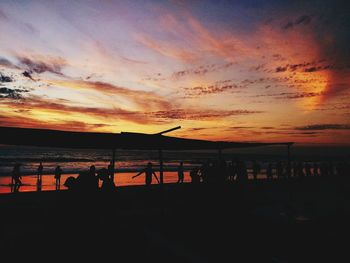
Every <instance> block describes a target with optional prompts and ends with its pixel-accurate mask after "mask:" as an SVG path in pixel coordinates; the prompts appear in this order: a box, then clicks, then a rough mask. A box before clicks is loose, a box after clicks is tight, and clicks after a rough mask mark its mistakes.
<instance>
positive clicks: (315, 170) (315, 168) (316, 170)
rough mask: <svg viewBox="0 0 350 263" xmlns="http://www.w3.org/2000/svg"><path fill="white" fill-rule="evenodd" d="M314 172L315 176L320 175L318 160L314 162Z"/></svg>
mask: <svg viewBox="0 0 350 263" xmlns="http://www.w3.org/2000/svg"><path fill="white" fill-rule="evenodd" d="M312 172H313V173H312V174H313V175H314V176H319V175H320V174H319V172H318V163H317V162H314V167H313V170H312Z"/></svg>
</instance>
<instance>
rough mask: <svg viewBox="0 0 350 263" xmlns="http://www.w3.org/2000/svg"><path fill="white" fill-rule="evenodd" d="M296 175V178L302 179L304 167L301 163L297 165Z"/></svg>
mask: <svg viewBox="0 0 350 263" xmlns="http://www.w3.org/2000/svg"><path fill="white" fill-rule="evenodd" d="M297 175H298V177H304V176H305V174H304V165H303V162H302V161H299V162H298V164H297Z"/></svg>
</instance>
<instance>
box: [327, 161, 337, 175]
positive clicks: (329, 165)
mask: <svg viewBox="0 0 350 263" xmlns="http://www.w3.org/2000/svg"><path fill="white" fill-rule="evenodd" d="M328 174H329V175H330V176H334V174H335V173H334V164H333V162H329V163H328Z"/></svg>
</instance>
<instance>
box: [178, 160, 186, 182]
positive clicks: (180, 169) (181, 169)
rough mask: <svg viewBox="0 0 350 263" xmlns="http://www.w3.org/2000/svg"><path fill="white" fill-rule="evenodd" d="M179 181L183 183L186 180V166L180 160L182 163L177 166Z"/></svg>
mask: <svg viewBox="0 0 350 263" xmlns="http://www.w3.org/2000/svg"><path fill="white" fill-rule="evenodd" d="M177 177H178V179H177V183H183V182H184V166H183V162H180V165H179V166H178V167H177Z"/></svg>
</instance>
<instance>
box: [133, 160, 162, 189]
mask: <svg viewBox="0 0 350 263" xmlns="http://www.w3.org/2000/svg"><path fill="white" fill-rule="evenodd" d="M142 173H145V184H146V185H147V186H149V185H151V184H152V175H154V177H155V178H156V180H157V182H158V183H160V182H159V180H158V177H157V175H156V173H155V172H154V171H153V168H152V163H151V162H149V163H148V164H147V166H146V168H145V169H143V170H142V171H141V172H139V173H138V174H136V175H134V176H133V177H132V178H135V177H137V176H140V175H141V174H142Z"/></svg>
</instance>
